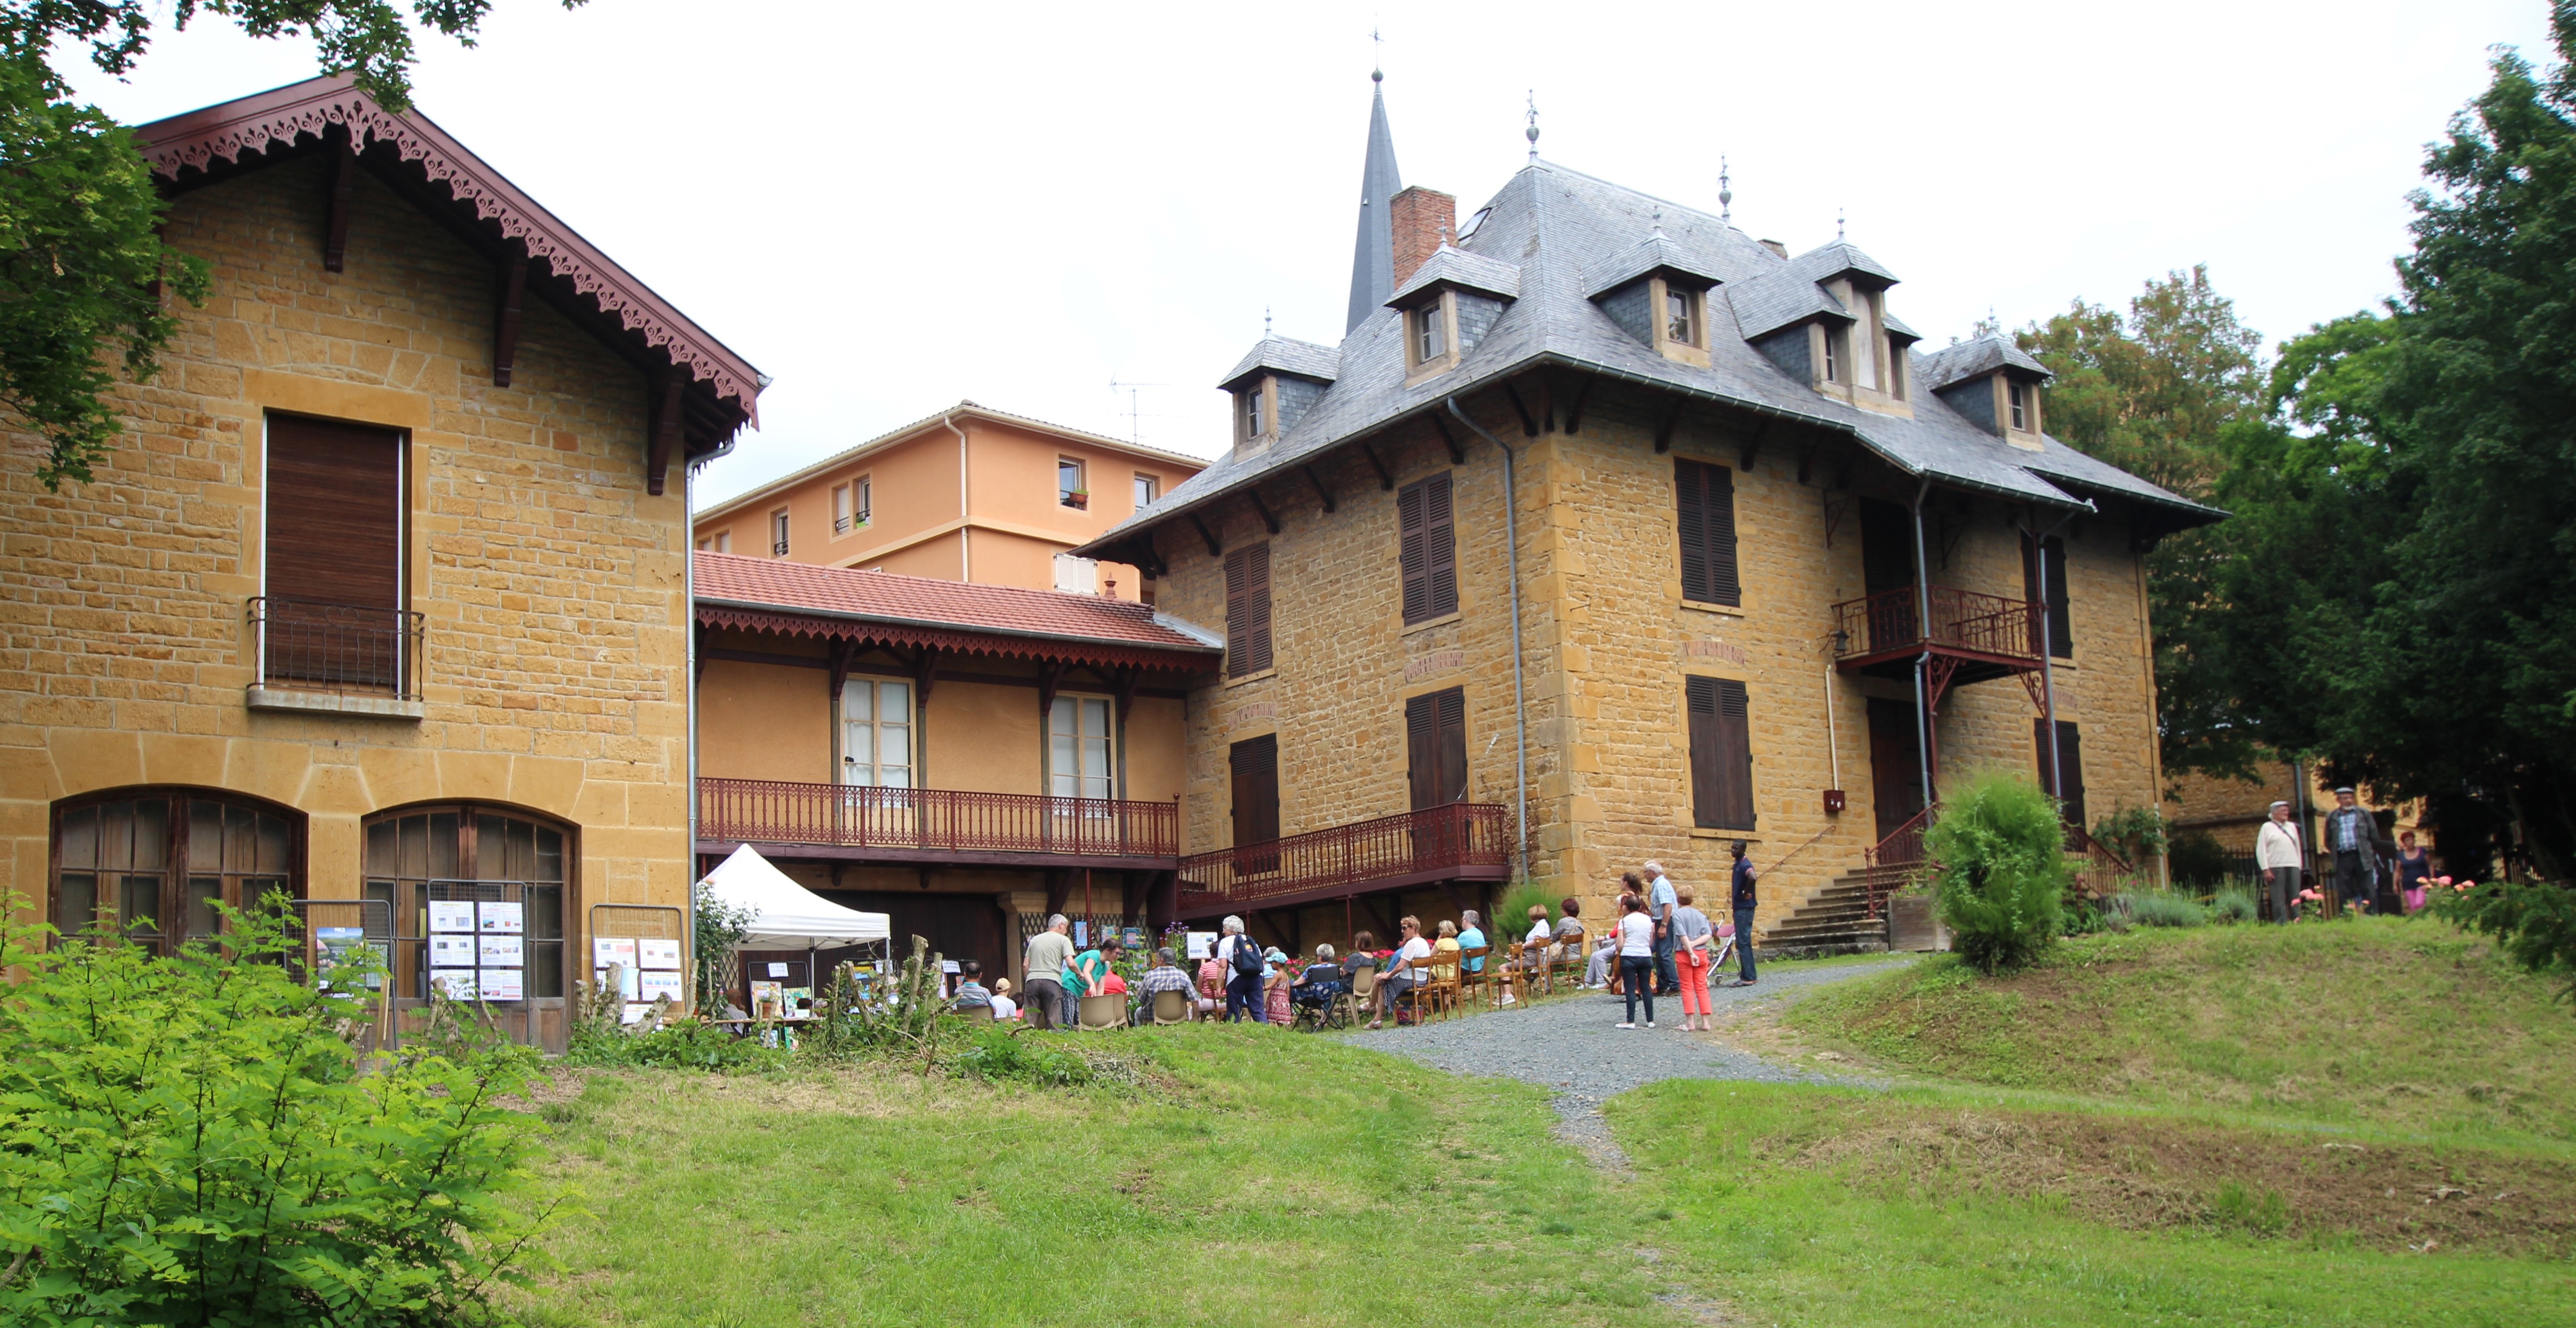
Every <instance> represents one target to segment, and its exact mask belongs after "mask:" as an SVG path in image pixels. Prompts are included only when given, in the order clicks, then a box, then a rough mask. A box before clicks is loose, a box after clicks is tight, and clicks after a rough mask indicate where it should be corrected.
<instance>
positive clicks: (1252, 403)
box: [1234, 380, 1270, 443]
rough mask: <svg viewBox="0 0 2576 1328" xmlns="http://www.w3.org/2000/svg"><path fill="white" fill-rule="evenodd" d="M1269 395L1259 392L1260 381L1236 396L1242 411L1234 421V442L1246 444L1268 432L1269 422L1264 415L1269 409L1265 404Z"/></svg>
mask: <svg viewBox="0 0 2576 1328" xmlns="http://www.w3.org/2000/svg"><path fill="white" fill-rule="evenodd" d="M1263 381H1266V380H1263ZM1269 395H1270V394H1269V393H1267V392H1264V391H1262V390H1261V382H1260V381H1256V382H1254V383H1253V385H1252V386H1250V387H1247V388H1245V389H1244V390H1243V391H1241V392H1239V393H1237V394H1236V397H1237V399H1238V400H1240V401H1241V402H1242V403H1243V409H1242V411H1241V412H1240V413H1239V414H1238V415H1237V416H1236V418H1235V421H1234V437H1235V441H1237V442H1243V443H1248V442H1251V441H1252V440H1253V439H1255V438H1258V437H1260V436H1261V435H1263V434H1265V433H1267V432H1269V428H1268V423H1269V420H1268V416H1267V415H1266V413H1265V412H1267V411H1268V409H1269V406H1268V404H1267V398H1268V397H1269Z"/></svg>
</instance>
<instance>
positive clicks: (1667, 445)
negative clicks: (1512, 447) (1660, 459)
mask: <svg viewBox="0 0 2576 1328" xmlns="http://www.w3.org/2000/svg"><path fill="white" fill-rule="evenodd" d="M1515 404H1517V403H1515ZM1524 418H1526V416H1524ZM1681 422H1682V403H1681V402H1680V401H1679V400H1678V399H1677V400H1675V401H1674V402H1673V408H1672V409H1671V410H1669V411H1667V412H1665V414H1664V427H1662V428H1660V429H1657V430H1655V454H1656V455H1658V456H1661V455H1662V454H1664V453H1666V452H1669V451H1672V450H1673V430H1674V429H1675V428H1678V427H1679V426H1680V425H1681Z"/></svg>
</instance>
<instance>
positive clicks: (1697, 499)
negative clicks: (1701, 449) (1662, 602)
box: [1673, 457, 1744, 607]
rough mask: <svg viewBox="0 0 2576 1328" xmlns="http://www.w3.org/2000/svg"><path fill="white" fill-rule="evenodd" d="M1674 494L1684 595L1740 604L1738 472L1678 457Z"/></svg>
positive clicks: (1693, 598) (1741, 602)
mask: <svg viewBox="0 0 2576 1328" xmlns="http://www.w3.org/2000/svg"><path fill="white" fill-rule="evenodd" d="M1673 494H1674V500H1675V515H1676V517H1677V518H1678V524H1679V525H1680V527H1681V540H1682V598H1684V599H1688V600H1697V601H1699V602H1700V603H1703V604H1725V605H1729V606H1737V607H1740V606H1741V605H1742V604H1743V603H1744V585H1743V580H1742V578H1741V576H1740V575H1739V574H1738V571H1737V567H1736V557H1735V472H1733V471H1731V470H1728V469H1727V468H1726V467H1724V466H1711V465H1707V464H1704V463H1702V462H1697V461H1684V460H1682V459H1680V458H1679V457H1676V458H1674V459H1673Z"/></svg>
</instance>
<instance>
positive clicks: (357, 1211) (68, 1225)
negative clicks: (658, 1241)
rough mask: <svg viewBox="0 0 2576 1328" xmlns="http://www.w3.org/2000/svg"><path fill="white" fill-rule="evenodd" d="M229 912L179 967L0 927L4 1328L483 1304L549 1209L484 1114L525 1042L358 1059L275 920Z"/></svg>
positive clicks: (496, 1108) (137, 952)
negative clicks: (293, 969)
mask: <svg viewBox="0 0 2576 1328" xmlns="http://www.w3.org/2000/svg"><path fill="white" fill-rule="evenodd" d="M18 906H19V901H17V900H16V899H14V898H13V899H9V900H6V901H5V902H0V919H5V918H7V917H9V916H12V915H13V914H14V913H15V911H16V909H17V908H18ZM259 912H262V913H264V912H265V910H260V911H259ZM232 923H233V926H232V931H231V933H230V937H229V939H230V940H231V941H232V942H233V945H234V949H233V950H232V951H231V952H230V953H226V952H223V951H219V950H217V949H215V948H214V947H211V946H206V945H193V946H190V947H189V948H188V949H187V950H186V951H185V952H183V953H182V954H180V955H179V956H178V957H176V958H172V959H155V958H152V957H151V956H150V955H149V954H148V953H146V952H145V950H144V949H143V948H142V947H140V946H137V945H130V944H121V943H117V942H114V941H110V940H102V939H100V938H95V937H93V938H75V939H71V940H67V941H62V942H60V943H57V944H55V945H53V946H52V947H51V948H50V949H49V950H47V951H44V952H42V953H30V952H29V951H28V950H27V949H26V948H24V947H25V946H26V945H27V944H28V943H30V942H32V941H35V940H36V939H37V934H39V933H49V932H50V931H51V929H50V928H38V929H36V932H35V933H31V932H30V931H27V930H23V929H22V930H14V931H0V966H8V967H14V968H16V970H17V971H18V972H19V973H20V974H21V975H22V976H21V978H20V980H19V981H17V982H16V983H14V984H11V985H7V986H0V1322H6V1323H10V1324H27V1325H31V1326H32V1325H66V1326H68V1325H96V1326H98V1328H107V1326H109V1325H119V1324H138V1325H139V1324H156V1325H217V1324H224V1325H236V1324H237V1325H252V1324H257V1325H263V1326H266V1325H299V1324H310V1325H323V1324H329V1325H334V1326H335V1328H351V1326H354V1325H370V1326H373V1325H387V1326H391V1325H430V1324H452V1323H458V1322H470V1321H474V1320H476V1319H478V1318H480V1317H481V1316H482V1315H483V1313H484V1310H485V1293H486V1292H487V1291H488V1290H490V1289H491V1287H492V1285H493V1282H494V1281H495V1280H496V1279H498V1278H503V1277H507V1276H509V1275H510V1269H511V1268H512V1266H513V1265H514V1264H515V1262H516V1261H517V1260H518V1258H519V1257H520V1255H521V1254H522V1252H523V1250H524V1248H525V1246H526V1245H527V1243H528V1242H529V1241H530V1240H532V1239H533V1238H534V1237H536V1236H537V1235H539V1234H541V1233H542V1232H543V1231H544V1230H545V1229H546V1228H547V1227H548V1226H549V1225H550V1224H551V1222H552V1220H553V1217H554V1215H555V1213H556V1212H557V1211H558V1209H557V1208H556V1206H555V1205H552V1204H542V1203H538V1202H534V1201H533V1200H532V1196H531V1195H530V1194H529V1193H528V1191H529V1190H530V1189H531V1187H532V1186H533V1184H534V1181H533V1179H532V1177H533V1174H534V1171H533V1168H534V1165H535V1162H536V1157H537V1153H536V1140H537V1135H538V1128H537V1126H536V1124H535V1122H534V1121H533V1120H531V1119H530V1118H528V1117H527V1116H525V1115H522V1114H520V1113H519V1112H516V1111H512V1110H508V1109H505V1107H504V1106H503V1105H502V1104H503V1102H504V1101H505V1100H507V1099H509V1098H511V1097H513V1096H515V1095H518V1094H521V1093H523V1092H524V1091H525V1089H526V1087H527V1081H528V1075H529V1072H530V1071H531V1069H532V1068H533V1067H534V1061H535V1057H534V1054H533V1053H532V1052H530V1051H528V1050H527V1049H525V1048H520V1047H513V1046H510V1045H509V1044H508V1043H506V1042H502V1041H499V1040H498V1039H490V1040H475V1039H451V1040H449V1041H448V1043H447V1045H446V1046H444V1047H443V1048H437V1049H434V1050H422V1049H418V1048H415V1049H413V1050H410V1051H407V1052H406V1054H405V1056H404V1057H402V1058H401V1059H399V1060H390V1059H388V1058H382V1057H379V1058H377V1062H378V1063H375V1064H371V1065H369V1066H368V1067H366V1069H365V1071H364V1072H363V1073H362V1072H361V1069H360V1066H359V1063H358V1058H357V1056H356V1053H355V1052H354V1051H353V1050H352V1049H351V1047H350V1044H349V1042H348V1041H347V1040H346V1039H345V1038H344V1037H343V1036H342V1033H343V1030H344V1027H345V1025H346V1024H347V1023H348V1022H349V1021H350V1020H351V1019H352V1018H353V1017H354V1012H353V1011H352V1010H351V1009H350V1008H349V1006H350V1002H349V1001H347V1000H346V999H345V998H335V997H333V996H331V995H329V994H327V993H323V992H319V991H316V990H314V989H313V988H311V987H309V986H306V985H303V984H300V983H298V982H296V981H294V980H293V979H292V978H290V977H289V976H288V975H287V973H286V971H285V969H284V968H283V967H282V966H281V965H280V964H278V963H277V962H275V960H276V957H277V956H278V955H279V954H280V953H284V952H289V951H292V952H296V953H300V947H292V946H288V945H287V944H286V942H285V933H284V931H283V929H282V926H281V923H280V922H279V920H278V919H277V918H276V917H275V916H274V915H271V916H266V917H262V916H257V915H253V914H235V915H233V919H232ZM422 1041H429V1040H428V1039H423V1040H422Z"/></svg>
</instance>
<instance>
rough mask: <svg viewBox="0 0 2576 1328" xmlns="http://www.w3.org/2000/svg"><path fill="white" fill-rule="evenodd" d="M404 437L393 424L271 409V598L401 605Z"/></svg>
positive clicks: (268, 545) (267, 563) (370, 605)
mask: <svg viewBox="0 0 2576 1328" xmlns="http://www.w3.org/2000/svg"><path fill="white" fill-rule="evenodd" d="M402 445H403V437H402V435H401V434H400V433H398V432H395V431H394V430H391V429H371V428H368V427H366V426H364V425H357V424H341V423H337V422H333V421H326V420H309V419H304V418H301V417H299V416H293V415H271V416H269V417H268V463H267V467H266V473H265V478H264V481H263V483H264V485H265V489H266V493H265V495H264V497H265V499H266V503H267V508H268V531H267V540H266V543H265V563H264V569H265V577H264V580H265V590H266V593H267V594H268V596H269V598H270V599H272V600H279V599H283V600H301V601H306V602H312V603H322V604H349V605H355V606H358V607H360V608H368V609H385V610H393V609H399V608H401V607H402V606H403V591H402V525H403V523H402V516H403V503H402Z"/></svg>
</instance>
